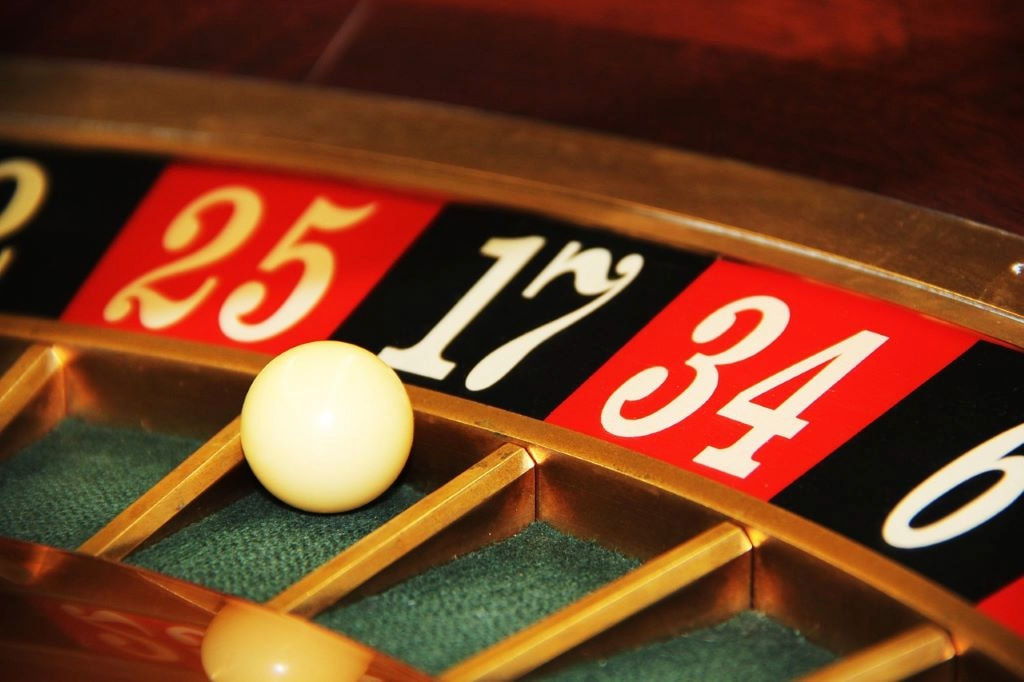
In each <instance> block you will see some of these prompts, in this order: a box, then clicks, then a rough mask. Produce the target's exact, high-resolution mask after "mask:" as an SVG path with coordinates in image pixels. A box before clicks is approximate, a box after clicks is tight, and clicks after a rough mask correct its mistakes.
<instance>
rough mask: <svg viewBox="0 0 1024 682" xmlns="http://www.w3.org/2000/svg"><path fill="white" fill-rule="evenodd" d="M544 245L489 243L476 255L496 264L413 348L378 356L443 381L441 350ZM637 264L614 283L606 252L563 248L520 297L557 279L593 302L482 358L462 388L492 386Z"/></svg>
mask: <svg viewBox="0 0 1024 682" xmlns="http://www.w3.org/2000/svg"><path fill="white" fill-rule="evenodd" d="M545 243H546V240H545V239H544V238H543V237H539V236H530V237H519V238H515V239H502V238H492V239H489V240H488V241H487V243H485V244H484V246H483V248H481V249H480V252H481V253H482V254H484V255H485V256H490V257H492V258H496V259H497V261H496V262H495V263H494V265H492V266H491V267H490V269H489V270H488V271H487V272H486V273H485V274H484V276H483V277H481V278H480V279H479V280H478V281H477V282H476V284H474V285H473V287H472V288H470V290H469V291H467V292H466V293H465V294H464V295H463V297H462V298H461V299H460V300H459V302H458V303H456V304H455V306H453V307H452V309H451V310H449V311H448V313H447V314H446V315H445V316H444V317H443V318H441V320H440V321H439V322H438V323H437V324H436V325H434V327H433V329H431V330H430V331H429V332H428V333H427V334H426V335H425V336H424V337H423V338H422V339H420V340H419V342H417V343H416V344H415V345H413V346H409V347H407V348H396V347H394V346H387V347H386V348H384V349H383V350H381V352H380V353H379V355H380V358H381V359H382V360H384V362H386V363H388V364H389V365H391V366H392V367H394V368H395V369H399V370H403V371H406V372H412V373H414V374H419V375H420V376H425V377H429V378H431V379H444V378H445V377H447V376H448V374H449V373H451V371H452V370H453V369H454V368H455V363H454V362H452V361H451V360H447V359H445V358H444V357H443V353H444V351H445V349H446V348H447V347H448V346H449V345H450V344H451V343H452V341H454V340H455V338H456V337H457V336H458V335H459V334H461V333H462V332H463V331H464V330H465V329H466V327H468V326H469V324H470V323H471V322H472V321H473V320H474V319H476V317H477V316H478V315H479V314H480V313H481V312H482V311H483V309H484V308H485V307H486V306H487V304H488V303H490V302H491V301H492V300H494V298H495V297H496V296H497V295H498V294H499V293H501V291H502V290H503V289H504V288H505V287H506V286H508V284H509V282H511V281H512V279H513V278H514V277H515V276H516V275H517V274H519V272H521V271H522V269H523V268H524V267H525V266H526V264H527V263H529V261H530V260H531V259H532V258H533V257H534V256H536V255H537V253H538V252H539V251H540V250H541V249H542V248H543V247H544V244H545ZM643 264H644V261H643V257H642V256H640V255H639V254H635V253H634V254H629V255H627V256H625V257H623V258H622V259H621V260H619V261H618V263H615V264H614V270H615V273H616V274H617V275H618V277H615V278H610V277H609V276H608V273H609V272H611V271H612V269H613V263H612V254H611V253H610V252H609V251H608V250H607V249H602V248H592V249H587V250H582V245H581V244H580V243H579V242H575V241H574V242H569V243H568V244H566V245H565V247H563V248H562V250H561V251H560V252H559V254H558V255H557V256H555V258H554V259H553V260H552V261H551V262H550V263H549V264H548V265H547V266H546V267H545V268H544V269H543V270H542V271H541V272H540V273H539V274H538V275H537V276H536V277H535V278H534V279H533V281H532V282H531V283H530V284H529V285H527V287H526V288H525V289H524V290H523V293H522V295H523V297H524V298H528V299H532V298H534V297H536V296H537V294H539V293H540V292H541V291H542V290H543V289H544V287H546V286H547V285H548V284H550V283H551V282H553V281H554V280H555V279H557V278H558V277H560V276H562V275H566V274H571V275H572V276H573V286H574V287H575V289H576V292H577V293H579V294H582V295H584V296H593V297H594V298H593V299H592V300H590V301H588V302H587V303H586V304H584V305H582V306H580V307H579V308H577V309H576V310H573V311H570V312H568V313H566V314H565V315H562V316H561V317H559V318H557V319H555V320H552V321H550V322H548V323H546V324H543V325H541V326H540V327H537V328H536V329H532V330H530V331H528V332H526V333H524V334H521V335H520V336H518V337H516V338H514V339H512V340H511V341H508V342H507V343H505V344H503V345H502V346H500V347H498V348H496V349H495V350H493V351H491V352H490V353H488V354H487V356H486V357H484V358H483V359H482V360H480V361H479V362H478V363H477V364H476V365H475V366H474V367H473V368H472V369H471V370H470V371H469V373H468V374H467V375H466V388H468V389H469V390H471V391H482V390H484V389H487V388H490V387H491V386H493V385H494V384H496V383H497V382H498V381H500V380H501V379H502V378H504V377H505V376H506V375H507V374H508V373H509V372H510V371H511V370H512V369H513V368H514V367H515V366H516V365H518V364H519V363H520V362H521V361H522V360H523V358H525V357H526V356H527V355H529V354H530V353H531V352H532V351H533V350H534V349H536V348H537V347H538V346H540V345H541V344H542V343H544V342H545V341H547V340H548V339H550V338H552V337H553V336H555V335H556V334H559V333H560V332H562V331H564V330H565V329H567V328H569V327H570V326H572V325H573V324H575V323H576V322H579V321H580V320H581V319H583V318H585V317H586V316H587V315H590V314H591V313H593V312H594V311H595V310H597V309H598V308H600V307H601V306H603V305H605V304H606V303H607V302H608V301H610V300H611V299H613V298H615V297H616V296H617V295H619V294H620V293H621V292H622V291H623V290H624V289H625V288H626V287H628V286H629V285H630V284H631V283H632V282H633V281H634V280H635V279H636V277H637V275H639V274H640V271H641V269H642V268H643Z"/></svg>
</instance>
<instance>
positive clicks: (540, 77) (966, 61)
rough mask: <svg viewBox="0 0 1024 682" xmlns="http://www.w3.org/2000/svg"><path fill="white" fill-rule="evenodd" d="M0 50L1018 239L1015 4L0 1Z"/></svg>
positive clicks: (1022, 23)
mask: <svg viewBox="0 0 1024 682" xmlns="http://www.w3.org/2000/svg"><path fill="white" fill-rule="evenodd" d="M0 53H7V54H18V55H32V56H54V57H62V58H68V57H70V58H85V59H96V60H103V61H117V62H128V63H139V64H147V65H156V66H166V67H173V68H184V69H198V70H203V71H210V72H216V73H228V74H236V75H243V76H252V77H259V78H272V79H279V80H286V81H293V82H309V83H317V84H323V85H326V86H337V87H344V88H352V89H357V90H364V91H374V92H380V93H386V94H392V95H400V96H408V97H414V98H420V99H427V100H434V101H441V102H446V103H450V104H455V105H465V106H470V107H477V108H483V109H488V110H492V111H498V112H503V113H510V114H514V115H522V116H526V117H531V118H537V119H543V120H546V121H549V122H554V123H559V124H565V125H569V126H573V127H578V128H585V129H592V130H599V131H605V132H611V133H614V134H618V135H624V136H628V137H633V138H640V139H645V140H650V141H655V142H658V143H662V144H666V145H670V146H674V147H679V148H684V149H688V150H693V151H697V152H702V153H706V154H711V155H716V156H725V157H730V158H734V159H739V160H742V161H746V162H749V163H752V164H757V165H761V166H766V167H770V168H775V169H778V170H783V171H789V172H793V173H797V174H801V175H806V176H812V177H816V178H819V179H823V180H827V181H830V182H835V183H840V184H844V185H849V186H852V187H856V188H860V189H865V190H868V191H872V192H877V193H880V194H884V195H887V196H890V197H894V198H897V199H902V200H905V201H909V202H912V203H915V204H918V205H921V206H925V207H928V208H934V209H937V210H941V211H946V212H949V213H953V214H956V215H959V216H962V217H966V218H970V219H973V220H977V221H980V222H983V223H987V224H990V225H993V226H996V227H1000V228H1003V229H1007V230H1010V231H1013V232H1016V233H1018V234H1024V162H1022V158H1024V3H1020V2H1016V1H1014V0H978V1H975V2H970V3H966V2H962V1H957V0H894V1H892V2H886V3H879V2H870V1H865V0H836V1H834V2H827V3H825V2H809V1H800V0H774V1H772V2H763V1H762V2H757V1H754V0H721V1H719V2H715V3H708V2H705V1H702V0H678V1H677V0H642V1H636V2H612V0H573V1H562V2H557V3H552V2H543V0H518V1H515V2H513V1H508V0H504V1H496V2H483V1H482V0H338V1H334V2H328V1H325V0H273V1H267V2H243V1H242V0H217V1H215V2H194V1H193V2H181V3H177V2H175V3H170V2H165V3H148V2H139V1H138V0H133V1H129V0H95V1H92V2H88V3H85V2H78V1H76V0H55V1H53V2H46V3H39V2H35V1H33V0H7V1H6V2H5V3H3V4H2V5H0Z"/></svg>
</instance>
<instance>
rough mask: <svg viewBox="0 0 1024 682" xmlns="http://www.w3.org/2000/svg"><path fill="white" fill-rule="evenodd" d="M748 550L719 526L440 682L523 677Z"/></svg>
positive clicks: (744, 541)
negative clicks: (444, 681)
mask: <svg viewBox="0 0 1024 682" xmlns="http://www.w3.org/2000/svg"><path fill="white" fill-rule="evenodd" d="M752 549H753V545H752V544H751V542H750V539H749V538H748V537H747V535H746V533H744V531H743V530H742V529H741V528H739V527H738V526H736V525H734V524H732V523H721V524H719V525H717V526H715V527H714V528H711V529H710V530H707V531H705V532H704V533H702V534H700V535H698V536H697V537H695V538H693V539H692V540H690V541H688V542H685V543H683V544H682V545H680V546H678V547H676V548H674V549H671V550H669V551H667V552H665V553H664V554H662V555H660V556H658V557H655V558H653V559H651V560H650V561H647V562H646V563H644V564H643V565H642V566H640V567H639V568H637V569H636V570H634V571H631V572H630V573H628V574H627V575H625V576H623V577H622V578H619V579H618V580H615V581H613V582H611V583H609V584H607V585H605V586H604V587H602V588H600V589H598V590H595V591H594V592H592V593H590V594H589V595H587V596H585V597H583V598H582V599H580V600H578V601H576V602H575V603H573V604H570V605H569V606H567V607H566V608H564V609H562V610H561V611H558V612H556V613H554V614H552V615H550V616H548V617H547V618H545V619H543V620H541V621H539V622H538V623H536V624H534V625H532V626H530V627H528V628H526V629H524V630H521V631H520V632H518V633H516V634H514V635H512V636H511V637H508V638H507V639H504V640H502V641H501V642H498V643H497V644H495V645H494V646H492V647H490V648H488V649H485V650H484V651H482V652H480V653H479V654H477V655H475V656H473V657H472V658H469V659H467V660H465V661H463V662H461V663H459V664H457V665H455V666H454V667H452V668H449V669H448V670H446V671H445V672H444V673H442V675H441V679H443V680H446V681H447V682H463V681H467V680H478V679H511V678H515V677H518V676H519V675H523V674H525V673H527V672H529V671H531V670H533V669H535V668H537V667H539V666H541V665H543V664H544V663H547V662H548V661H550V660H551V659H553V658H555V657H556V656H559V655H561V654H563V653H565V652H566V651H568V650H569V649H571V648H573V647H575V646H576V645H578V644H580V643H582V642H584V641H586V640H587V639H589V638H591V637H593V636H594V635H596V634H598V633H600V632H603V631H605V630H607V629H608V628H610V627H612V626H613V625H616V624H617V623H620V622H622V621H623V620H625V619H626V618H628V617H630V616H632V615H634V614H636V613H637V612H639V611H640V610H642V609H644V608H646V607H648V606H650V605H651V604H654V603H655V602H657V601H659V600H661V599H662V598H664V597H666V596H668V595H670V594H672V593H673V592H676V591H677V590H679V589H681V588H683V587H685V586H687V585H689V584H691V583H693V582H694V581H696V580H698V579H699V578H702V577H704V576H706V575H708V574H709V573H711V572H713V571H715V570H716V569H718V568H721V567H722V566H724V565H725V564H727V563H729V562H730V561H732V560H733V559H737V558H739V557H741V556H743V555H744V554H747V553H748V552H750V551H751V550H752Z"/></svg>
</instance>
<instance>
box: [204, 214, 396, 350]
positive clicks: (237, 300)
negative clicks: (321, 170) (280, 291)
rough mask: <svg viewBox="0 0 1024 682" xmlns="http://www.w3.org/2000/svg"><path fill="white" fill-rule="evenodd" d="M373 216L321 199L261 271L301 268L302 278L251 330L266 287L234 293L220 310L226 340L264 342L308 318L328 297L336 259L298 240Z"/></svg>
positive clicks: (253, 283)
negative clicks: (296, 265)
mask: <svg viewBox="0 0 1024 682" xmlns="http://www.w3.org/2000/svg"><path fill="white" fill-rule="evenodd" d="M374 210H376V204H367V205H365V206H360V207H359V208H343V207H341V206H336V205H335V204H332V203H331V202H330V201H328V200H327V199H324V198H323V197H317V198H316V199H315V200H314V201H313V203H312V204H310V205H309V208H307V209H306V211H305V212H304V213H303V214H302V215H301V216H299V219H298V220H296V221H295V224H294V225H292V227H291V229H289V230H288V232H286V233H285V235H284V237H282V238H281V241H279V242H278V243H277V244H276V245H274V248H272V249H271V250H270V252H269V253H268V254H267V255H266V256H265V257H264V258H263V260H261V261H260V263H259V265H258V266H257V267H259V269H260V271H261V272H274V271H275V270H277V269H279V268H281V267H283V266H285V265H287V264H288V263H293V262H297V263H300V264H301V265H302V268H303V269H302V277H301V278H300V279H299V281H298V283H297V284H296V285H295V288H294V289H292V292H291V294H290V295H289V296H288V298H287V299H286V300H285V302H284V303H282V304H281V307H280V308H278V309H277V310H276V311H275V312H274V313H273V314H272V315H270V317H268V318H267V319H265V320H263V321H262V322H259V323H255V324H250V323H248V322H246V321H245V320H243V319H242V318H243V317H244V316H245V315H247V314H249V313H251V312H252V311H254V310H256V309H257V308H258V307H259V305H260V304H261V303H262V302H263V299H264V297H265V296H266V294H267V287H266V285H265V284H263V283H262V282H258V281H255V280H253V281H250V282H246V283H244V284H242V285H241V286H239V287H238V288H237V289H235V290H234V291H232V292H231V294H230V295H229V296H228V297H227V299H226V300H225V301H224V306H223V307H222V308H221V311H220V328H221V330H222V331H223V332H224V334H225V335H226V336H227V337H228V338H230V339H234V340H235V341H262V340H263V339H268V338H270V337H272V336H274V335H276V334H280V333H281V332H283V331H285V330H286V329H288V328H289V327H291V326H293V325H294V324H295V323H297V322H298V321H299V320H301V319H302V318H303V317H305V316H306V314H307V313H308V312H309V311H310V310H312V309H313V308H314V307H315V306H316V304H317V303H319V302H320V299H321V298H323V296H324V294H325V293H327V289H328V287H329V286H330V284H331V280H332V279H333V278H334V254H333V253H331V250H330V249H328V248H327V247H326V246H324V245H323V244H316V243H301V242H300V240H301V239H302V237H303V236H304V235H305V234H306V233H307V232H315V231H320V232H337V231H339V230H344V229H347V228H349V227H352V226H353V225H356V224H357V223H360V222H362V221H363V220H366V218H368V217H369V216H370V215H371V214H372V213H373V212H374Z"/></svg>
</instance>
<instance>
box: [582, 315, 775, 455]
mask: <svg viewBox="0 0 1024 682" xmlns="http://www.w3.org/2000/svg"><path fill="white" fill-rule="evenodd" d="M746 311H754V312H758V313H760V314H761V319H760V320H758V323H757V326H755V327H754V328H753V329H751V330H750V332H749V333H748V334H747V335H746V336H744V337H743V338H742V339H740V340H739V341H737V342H736V343H735V344H733V345H732V346H730V347H729V348H726V349H725V350H724V351H722V352H721V353H716V354H714V355H705V354H704V353H694V354H693V355H692V356H691V357H690V359H688V360H687V361H686V365H687V366H689V367H692V368H693V370H694V371H695V372H696V374H695V375H694V377H693V381H691V382H690V385H689V386H687V387H686V390H684V391H683V392H682V393H680V394H679V395H677V396H676V397H675V398H673V399H672V400H671V401H670V402H669V403H668V404H667V405H665V406H664V407H662V408H661V409H659V410H655V411H654V412H652V413H651V414H649V415H646V416H644V417H637V418H630V417H625V416H623V414H622V408H623V407H624V406H625V404H626V403H629V402H635V401H637V400H643V399H644V398H646V397H648V396H650V395H652V394H653V393H654V392H655V391H656V390H657V389H658V388H660V387H661V386H662V384H664V383H665V381H666V380H667V379H668V374H669V372H668V369H667V368H665V367H648V368H647V369H645V370H643V371H641V372H639V373H637V374H636V375H634V376H632V377H630V378H629V379H628V380H626V382H625V383H623V384H622V385H621V386H619V387H618V388H617V389H616V390H615V391H614V392H613V393H612V394H611V396H609V397H608V400H607V401H606V402H605V404H604V408H603V409H602V410H601V425H602V426H603V427H604V428H605V430H606V431H608V433H610V434H612V435H615V436H623V437H627V438H636V437H640V436H649V435H651V434H652V433H658V432H659V431H664V430H665V429H667V428H670V427H672V426H675V425H676V424H678V423H679V422H681V421H683V420H684V419H686V418H687V417H689V416H690V415H691V414H693V413H694V412H696V411H697V410H698V409H700V408H701V406H703V405H704V403H706V402H707V401H708V399H710V398H711V396H712V394H714V392H715V389H716V388H718V368H719V367H721V366H722V365H731V364H733V363H736V362H740V361H742V360H746V359H748V358H751V357H753V356H755V355H757V354H758V353H760V352H761V351H763V350H764V349H765V348H767V347H768V346H770V345H771V344H772V343H773V342H774V341H775V340H776V339H777V338H779V335H781V334H782V332H783V331H785V329H786V326H787V325H788V324H789V306H787V305H786V304H785V303H783V302H782V301H780V300H779V299H777V298H775V297H774V296H748V297H747V298H742V299H740V300H738V301H733V302H732V303H730V304H728V305H725V306H723V307H721V308H719V309H718V310H716V311H715V312H713V313H711V314H710V315H708V316H707V317H706V318H704V320H702V321H701V322H700V324H698V325H697V326H696V327H695V328H694V330H693V334H692V336H691V338H692V339H693V341H694V343H700V344H705V343H710V342H711V341H714V340H715V339H717V338H719V337H721V336H722V335H723V334H725V333H726V332H727V331H729V329H731V328H732V326H733V325H734V324H736V320H737V318H738V315H739V313H742V312H746Z"/></svg>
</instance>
